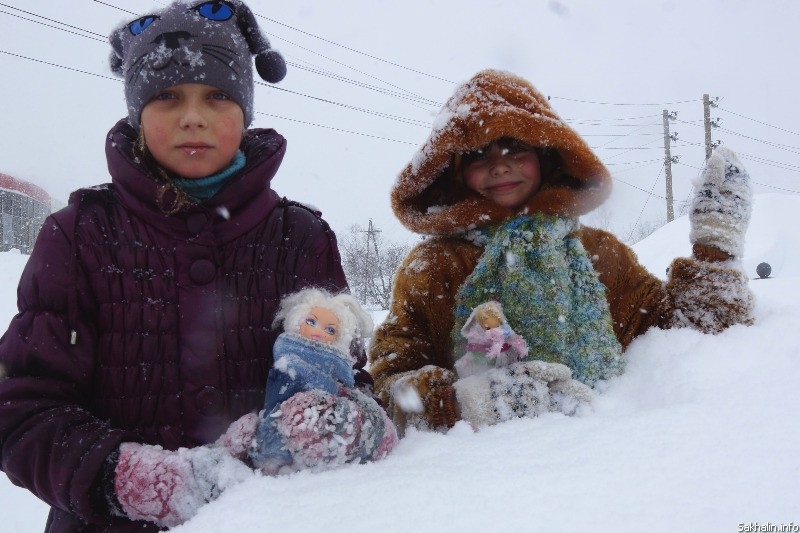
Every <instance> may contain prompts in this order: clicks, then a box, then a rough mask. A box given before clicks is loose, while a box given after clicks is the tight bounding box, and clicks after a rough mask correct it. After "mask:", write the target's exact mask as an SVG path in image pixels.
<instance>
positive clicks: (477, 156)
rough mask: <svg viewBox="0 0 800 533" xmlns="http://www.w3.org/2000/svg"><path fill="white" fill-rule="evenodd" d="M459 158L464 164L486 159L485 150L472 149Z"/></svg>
mask: <svg viewBox="0 0 800 533" xmlns="http://www.w3.org/2000/svg"><path fill="white" fill-rule="evenodd" d="M461 160H462V161H463V162H464V164H465V165H469V164H472V163H475V162H477V161H485V160H486V151H485V150H473V151H472V152H467V153H465V154H464V155H463V156H462V157H461Z"/></svg>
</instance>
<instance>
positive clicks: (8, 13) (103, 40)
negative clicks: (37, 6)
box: [0, 3, 107, 42]
mask: <svg viewBox="0 0 800 533" xmlns="http://www.w3.org/2000/svg"><path fill="white" fill-rule="evenodd" d="M0 6H3V7H7V8H9V9H16V10H18V11H21V12H22V13H25V14H27V15H32V16H34V17H39V18H41V19H43V20H47V21H50V22H55V23H56V24H61V25H62V26H66V28H62V27H60V26H53V25H52V24H46V23H44V22H42V21H41V20H35V19H31V18H28V17H23V16H22V15H19V14H17V13H11V12H9V11H5V10H2V9H0V13H4V14H6V15H10V16H12V17H17V18H20V19H22V20H27V21H28V22H34V23H36V24H41V25H42V26H46V27H48V28H53V29H55V30H60V31H65V32H67V33H72V34H73V35H78V36H80V37H86V38H87V39H94V40H95V41H101V42H107V39H106V37H105V36H99V37H95V36H96V35H100V34H99V33H94V32H91V31H88V30H84V29H83V28H78V27H77V26H72V25H70V24H65V23H63V22H59V21H57V20H53V19H49V18H47V17H43V16H41V15H37V14H36V13H31V12H30V11H24V10H22V9H19V8H16V7H13V6H9V5H6V4H2V3H0ZM67 28H73V29H76V30H79V31H81V32H84V33H87V34H89V35H84V33H78V32H75V31H71V30H69V29H67Z"/></svg>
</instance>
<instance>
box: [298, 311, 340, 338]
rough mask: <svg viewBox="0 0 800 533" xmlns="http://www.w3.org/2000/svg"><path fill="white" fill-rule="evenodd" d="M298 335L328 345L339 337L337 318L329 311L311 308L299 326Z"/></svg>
mask: <svg viewBox="0 0 800 533" xmlns="http://www.w3.org/2000/svg"><path fill="white" fill-rule="evenodd" d="M299 333H300V335H302V336H303V337H305V338H307V339H311V340H314V341H318V342H324V343H327V344H330V343H332V342H334V341H335V340H336V339H337V338H338V337H339V317H337V316H336V315H335V314H334V313H333V311H331V310H330V309H325V308H324V307H312V308H311V311H309V312H308V315H307V316H306V318H305V319H304V320H303V322H302V323H301V324H300V332H299Z"/></svg>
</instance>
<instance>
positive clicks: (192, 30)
mask: <svg viewBox="0 0 800 533" xmlns="http://www.w3.org/2000/svg"><path fill="white" fill-rule="evenodd" d="M110 40H111V47H112V49H113V51H112V53H111V58H110V62H111V70H112V71H113V72H114V73H115V74H117V75H118V76H120V77H122V78H123V79H124V80H125V100H126V101H127V104H128V121H129V122H130V124H131V126H133V127H134V128H136V129H137V130H138V129H139V116H140V115H141V112H142V108H143V107H144V106H145V105H146V104H147V103H148V102H149V101H150V99H151V98H153V96H155V95H156V94H157V93H158V92H159V91H162V90H164V89H166V88H168V87H172V86H173V85H178V84H181V83H203V84H206V85H212V86H214V87H217V88H219V89H221V90H223V91H225V92H226V93H227V94H228V95H230V97H231V98H233V100H234V101H236V103H238V104H239V106H240V107H241V108H242V111H244V124H245V127H247V126H249V125H250V123H251V122H252V120H253V66H252V61H251V59H250V56H251V55H254V56H255V64H256V70H257V71H258V74H259V76H260V77H261V78H262V79H263V80H264V81H267V82H270V83H277V82H279V81H281V80H282V79H283V77H284V76H286V62H285V61H284V60H283V57H282V56H281V55H280V53H278V52H277V51H276V50H274V49H272V48H270V44H269V41H268V40H267V38H266V37H265V36H264V35H263V34H262V33H261V30H260V29H259V27H258V23H257V22H256V18H255V16H254V15H253V13H252V11H250V8H248V7H247V6H246V5H245V4H244V3H243V2H241V1H240V0H227V1H221V0H212V1H204V2H201V1H198V0H194V1H191V0H177V1H175V2H173V3H172V4H170V5H169V6H168V7H166V8H165V9H163V10H161V11H158V12H155V13H153V14H151V15H145V16H143V17H139V18H138V19H136V20H134V21H132V22H129V23H127V24H125V25H123V26H120V27H119V28H117V29H116V30H115V31H114V32H113V33H112V34H111V36H110Z"/></svg>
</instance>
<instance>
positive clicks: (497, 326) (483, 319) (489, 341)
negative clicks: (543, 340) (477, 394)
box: [455, 300, 528, 378]
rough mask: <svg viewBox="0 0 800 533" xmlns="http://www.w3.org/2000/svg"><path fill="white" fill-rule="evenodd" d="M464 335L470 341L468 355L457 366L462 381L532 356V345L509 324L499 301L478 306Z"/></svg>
mask: <svg viewBox="0 0 800 533" xmlns="http://www.w3.org/2000/svg"><path fill="white" fill-rule="evenodd" d="M461 336H462V337H464V339H466V341H467V343H466V347H465V348H466V352H465V353H464V354H463V355H462V356H461V357H460V358H459V359H458V360H457V361H456V363H455V370H456V372H458V376H459V377H461V378H464V377H467V376H471V375H473V374H478V373H480V372H482V371H485V370H486V369H488V368H491V367H504V366H508V365H510V364H511V363H516V362H517V361H520V360H522V359H524V358H525V357H526V356H527V355H528V344H527V343H526V342H525V339H524V338H522V337H521V336H519V335H517V334H516V333H515V332H514V330H513V329H511V326H509V325H508V320H506V316H505V315H504V314H503V306H502V304H501V303H500V302H498V301H495V300H492V301H489V302H486V303H482V304H480V305H478V306H476V307H475V309H474V310H473V311H472V313H471V314H470V316H469V318H468V319H467V321H466V323H464V327H462V328H461Z"/></svg>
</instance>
